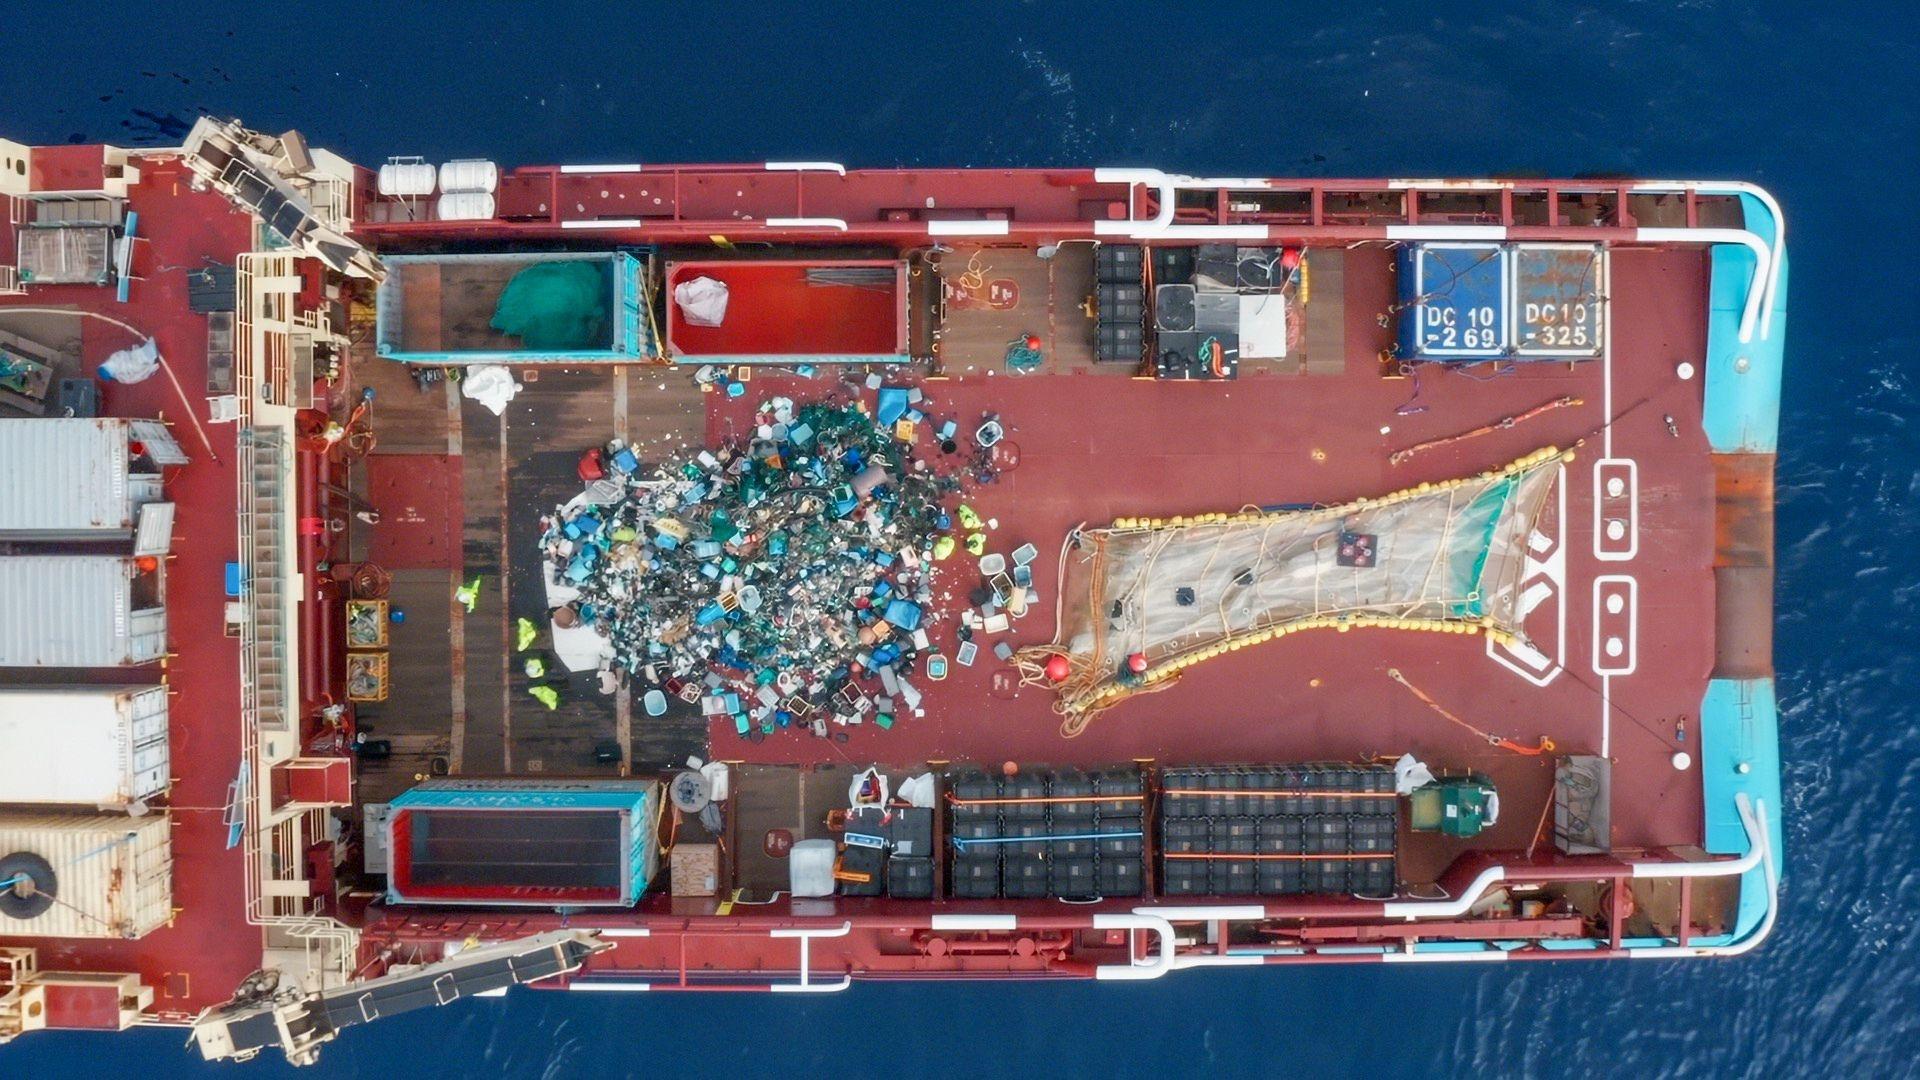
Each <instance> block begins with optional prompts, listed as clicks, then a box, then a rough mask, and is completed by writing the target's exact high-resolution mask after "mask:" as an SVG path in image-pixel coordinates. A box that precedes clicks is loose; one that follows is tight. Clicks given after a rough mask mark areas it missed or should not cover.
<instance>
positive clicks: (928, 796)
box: [898, 773, 933, 810]
mask: <svg viewBox="0 0 1920 1080" xmlns="http://www.w3.org/2000/svg"><path fill="white" fill-rule="evenodd" d="M898 794H899V796H900V797H901V798H902V799H905V800H907V805H908V806H919V807H924V808H926V809H929V810H930V809H932V808H933V774H932V773H921V774H920V775H919V776H910V777H908V778H907V779H905V780H902V781H901V782H900V791H899V793H898Z"/></svg>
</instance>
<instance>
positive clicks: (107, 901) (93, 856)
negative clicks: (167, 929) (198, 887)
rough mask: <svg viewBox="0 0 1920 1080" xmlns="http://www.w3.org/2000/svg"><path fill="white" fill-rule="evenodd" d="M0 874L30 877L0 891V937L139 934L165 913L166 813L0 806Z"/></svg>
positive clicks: (168, 913)
mask: <svg viewBox="0 0 1920 1080" xmlns="http://www.w3.org/2000/svg"><path fill="white" fill-rule="evenodd" d="M0 873H4V874H5V876H6V877H7V878H8V879H13V878H15V877H17V876H19V875H21V874H23V873H24V874H25V875H26V876H28V877H30V878H31V879H32V882H33V884H32V888H31V889H30V890H27V891H26V893H25V894H24V895H23V894H22V891H21V890H18V889H10V890H8V893H9V895H5V896H0V938H4V937H29V938H127V939H133V938H140V937H144V936H146V935H147V934H149V933H151V932H153V931H154V930H157V929H159V928H160V927H162V926H165V925H166V923H167V920H168V919H169V918H171V917H172V915H173V826H172V824H171V819H170V818H169V816H168V815H166V814H149V815H148V816H146V817H137V818H136V817H127V816H125V815H109V814H86V815H75V814H51V813H18V812H0Z"/></svg>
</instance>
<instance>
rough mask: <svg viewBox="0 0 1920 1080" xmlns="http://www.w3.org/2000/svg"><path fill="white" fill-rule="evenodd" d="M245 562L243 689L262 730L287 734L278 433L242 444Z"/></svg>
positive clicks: (252, 434)
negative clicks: (245, 596) (245, 608)
mask: <svg viewBox="0 0 1920 1080" xmlns="http://www.w3.org/2000/svg"><path fill="white" fill-rule="evenodd" d="M242 442H243V445H244V447H245V449H244V455H245V456H244V465H243V467H244V469H245V473H244V475H245V477H246V481H245V489H244V490H243V491H242V493H241V498H242V502H243V505H242V506H241V511H240V522H241V530H242V532H241V543H242V544H243V545H244V550H243V551H242V553H241V557H242V559H243V560H244V562H245V563H246V569H247V576H246V580H247V589H248V602H249V612H248V620H247V629H246V634H245V637H244V639H243V642H242V644H243V646H244V655H245V661H244V662H245V663H246V666H247V670H246V673H245V674H246V683H247V685H246V686H245V687H244V688H243V691H244V692H245V694H246V697H247V698H248V699H250V704H251V707H252V711H253V713H254V715H255V716H256V717H257V718H258V723H259V724H260V726H261V727H262V728H263V729H265V730H269V731H287V730H290V728H291V719H292V718H291V716H290V715H289V713H288V711H287V666H286V665H287V640H286V613H287V597H286V594H285V591H284V590H285V588H286V580H285V579H286V576H287V575H286V569H287V567H286V553H285V551H284V541H283V539H282V538H283V536H284V535H285V529H286V521H287V508H286V492H285V483H284V481H283V479H282V477H283V468H284V462H285V458H286V440H285V437H284V436H283V435H282V434H281V433H280V432H278V431H271V430H266V431H263V430H258V429H249V430H248V431H247V432H246V434H245V437H244V439H243V440H242Z"/></svg>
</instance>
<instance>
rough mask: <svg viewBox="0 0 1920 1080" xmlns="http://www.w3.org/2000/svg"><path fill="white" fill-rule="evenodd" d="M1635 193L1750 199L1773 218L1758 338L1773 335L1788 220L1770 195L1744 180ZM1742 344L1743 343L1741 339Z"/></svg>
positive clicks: (1657, 185) (1676, 183) (1675, 183)
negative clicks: (1775, 305) (1683, 193)
mask: <svg viewBox="0 0 1920 1080" xmlns="http://www.w3.org/2000/svg"><path fill="white" fill-rule="evenodd" d="M1631 190H1633V191H1638V192H1649V193H1656V194H1658V193H1666V194H1672V193H1677V192H1687V191H1691V192H1693V193H1695V194H1697V195H1751V196H1752V197H1753V198H1754V199H1755V200H1757V201H1758V202H1759V203H1760V205H1761V206H1764V207H1766V208H1767V213H1768V214H1769V215H1770V216H1771V217H1772V218H1773V247H1772V251H1771V252H1770V255H1771V260H1770V261H1769V263H1768V266H1767V272H1766V274H1765V275H1764V276H1765V278H1766V280H1767V290H1766V296H1765V298H1764V299H1763V300H1762V301H1761V303H1762V308H1761V312H1760V336H1761V337H1763V338H1765V337H1770V336H1772V334H1773V304H1774V300H1775V299H1776V297H1777V296H1778V293H1779V289H1780V255H1781V253H1782V252H1784V251H1785V250H1786V245H1787V217H1786V215H1785V214H1784V213H1782V212H1781V210H1780V203H1779V201H1778V200H1777V199H1775V198H1774V197H1773V193H1772V192H1770V191H1768V190H1767V189H1766V188H1763V187H1761V186H1760V185H1759V184H1750V183H1747V182H1746V181H1744V180H1646V181H1642V182H1640V183H1637V184H1634V185H1633V187H1632V189H1631ZM1742 340H1745V339H1744V338H1743V339H1742Z"/></svg>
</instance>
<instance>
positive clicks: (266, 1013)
mask: <svg viewBox="0 0 1920 1080" xmlns="http://www.w3.org/2000/svg"><path fill="white" fill-rule="evenodd" d="M612 947H613V944H612V942H602V941H600V940H599V938H598V937H597V936H596V935H594V934H592V933H589V932H586V931H580V930H557V931H553V932H550V933H545V934H535V935H533V936H532V937H526V938H521V939H519V940H517V941H507V942H502V943H500V944H496V945H483V946H480V947H478V948H473V949H467V950H465V951H462V952H460V953H457V954H455V955H453V956H450V957H448V958H447V959H445V960H441V961H438V962H436V963H432V964H427V965H425V966H424V967H417V968H408V969H406V970H404V971H394V972H389V973H388V974H386V975H382V976H380V977H378V978H373V979H366V980H363V981H360V982H356V983H350V984H348V985H346V986H342V987H337V988H335V989H332V990H323V991H321V992H319V993H312V994H303V993H301V992H300V991H299V990H297V989H282V988H281V986H280V978H279V973H278V972H274V971H262V972H256V973H254V974H253V975H250V976H248V977H247V978H246V979H245V980H244V981H242V982H241V984H240V987H239V989H237V990H236V991H235V992H234V996H233V999H232V1000H231V1001H228V1002H227V1003H226V1004H224V1005H219V1006H216V1007H214V1008H212V1009H209V1010H207V1011H206V1012H205V1013H202V1014H201V1015H200V1017H199V1018H198V1019H196V1020H194V1022H193V1039H194V1042H196V1043H198V1044H199V1046H200V1053H201V1055H202V1056H203V1057H205V1058H206V1059H207V1060H208V1061H219V1060H221V1059H223V1058H234V1059H237V1060H241V1061H245V1060H247V1059H249V1058H251V1057H253V1056H254V1055H256V1054H258V1053H259V1052H260V1051H262V1050H264V1049H266V1048H268V1047H270V1046H278V1047H279V1048H280V1049H281V1050H282V1051H284V1052H285V1053H286V1055H287V1060H288V1061H290V1062H292V1063H293V1064H295V1065H311V1064H313V1063H314V1062H315V1061H316V1060H318V1058H319V1056H320V1047H321V1046H322V1045H323V1044H325V1043H327V1042H328V1041H330V1040H332V1039H333V1038H334V1037H335V1036H337V1035H338V1034H339V1033H340V1031H341V1030H342V1029H343V1028H348V1027H352V1026H354V1025H356V1024H364V1023H367V1022H369V1021H373V1020H378V1019H380V1018H381V1017H383V1016H393V1015H395V1014H398V1013H403V1012H412V1011H413V1010H415V1009H424V1008H428V1007H430V1006H435V1005H446V1004H449V1003H451V1002H454V1001H457V1000H459V999H460V998H463V997H472V996H474V995H476V994H485V993H488V992H492V991H499V990H505V989H506V988H507V987H509V986H515V985H519V984H521V983H531V982H538V981H540V980H542V979H551V978H554V977H555V976H559V975H567V974H571V973H572V972H575V971H578V970H580V966H581V965H582V964H583V963H585V962H586V959H587V957H589V956H591V955H593V954H594V953H596V952H600V951H602V950H605V949H610V948H612Z"/></svg>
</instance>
